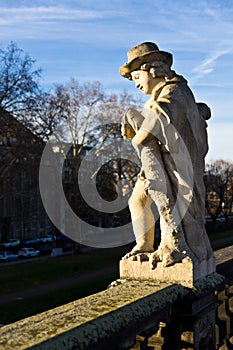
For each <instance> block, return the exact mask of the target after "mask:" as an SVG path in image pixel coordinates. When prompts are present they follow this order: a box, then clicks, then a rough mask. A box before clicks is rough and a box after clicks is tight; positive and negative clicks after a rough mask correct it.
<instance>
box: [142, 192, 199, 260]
mask: <svg viewBox="0 0 233 350" xmlns="http://www.w3.org/2000/svg"><path fill="white" fill-rule="evenodd" d="M148 193H149V195H150V196H151V198H152V199H153V201H154V202H155V204H156V206H157V208H158V211H159V215H160V229H161V241H160V244H159V247H158V249H157V250H156V252H155V253H154V254H153V255H152V256H151V265H152V267H155V266H156V264H157V262H159V261H162V263H163V265H164V266H170V265H173V264H175V263H177V262H181V261H182V260H183V259H184V258H185V257H190V258H192V259H195V257H194V256H193V254H192V252H191V251H190V249H189V247H188V246H187V244H186V241H185V237H184V233H183V229H182V225H181V223H178V222H177V221H176V220H175V218H174V217H173V215H172V211H171V206H172V205H171V204H172V203H170V202H172V194H170V196H169V195H167V194H166V193H164V192H163V191H162V189H161V191H159V190H158V188H157V189H156V190H155V189H154V188H151V187H149V189H148Z"/></svg>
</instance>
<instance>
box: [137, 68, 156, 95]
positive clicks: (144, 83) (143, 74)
mask: <svg viewBox="0 0 233 350" xmlns="http://www.w3.org/2000/svg"><path fill="white" fill-rule="evenodd" d="M131 77H132V79H133V81H134V82H135V86H136V88H138V89H140V90H141V91H142V92H143V93H144V94H151V93H152V90H153V88H154V87H155V86H156V85H157V84H158V83H160V82H161V81H162V80H163V79H162V78H153V76H152V74H151V73H150V72H148V71H145V70H136V71H134V72H132V73H131Z"/></svg>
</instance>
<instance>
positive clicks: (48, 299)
mask: <svg viewBox="0 0 233 350" xmlns="http://www.w3.org/2000/svg"><path fill="white" fill-rule="evenodd" d="M117 278H118V276H116V275H114V274H110V275H106V276H104V277H100V278H98V279H97V278H96V279H92V280H91V281H88V282H82V283H78V282H77V283H76V284H74V285H72V286H69V287H66V288H61V289H58V290H56V292H48V293H43V294H41V295H39V296H34V297H30V298H27V299H25V300H24V299H23V300H15V301H12V302H10V303H6V304H3V305H0V324H9V323H12V322H15V321H17V320H20V319H22V318H26V317H30V316H32V315H35V314H37V313H41V312H43V311H46V310H49V309H52V308H55V307H57V306H60V305H63V304H66V303H69V302H71V301H73V300H76V299H80V298H83V297H85V296H87V295H91V294H94V293H97V292H99V291H101V290H104V289H106V288H107V286H108V285H109V284H110V283H111V282H112V281H114V280H115V279H117Z"/></svg>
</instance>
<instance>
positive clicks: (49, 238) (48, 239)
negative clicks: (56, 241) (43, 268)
mask: <svg viewBox="0 0 233 350" xmlns="http://www.w3.org/2000/svg"><path fill="white" fill-rule="evenodd" d="M40 241H41V242H42V243H48V242H53V236H52V235H45V236H42V237H41V238H40Z"/></svg>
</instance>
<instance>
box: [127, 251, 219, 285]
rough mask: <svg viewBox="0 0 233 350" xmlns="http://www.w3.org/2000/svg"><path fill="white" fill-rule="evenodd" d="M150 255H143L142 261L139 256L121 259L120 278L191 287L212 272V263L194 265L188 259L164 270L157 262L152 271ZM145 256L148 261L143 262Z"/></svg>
mask: <svg viewBox="0 0 233 350" xmlns="http://www.w3.org/2000/svg"><path fill="white" fill-rule="evenodd" d="M150 255H151V254H143V259H144V260H142V261H141V260H140V258H139V257H140V255H138V258H137V256H134V257H129V258H127V259H122V260H121V261H120V278H128V279H136V280H149V281H161V282H172V283H181V284H183V285H184V286H187V287H193V285H194V282H195V281H197V280H198V279H199V278H202V277H204V276H207V275H209V274H211V273H212V272H213V271H212V270H211V269H210V270H209V266H212V261H210V262H207V261H203V262H202V263H201V264H197V263H194V262H193V261H192V260H191V259H190V258H189V257H186V258H184V259H183V260H182V262H180V263H176V264H174V265H172V266H167V267H165V268H164V266H163V265H162V263H161V262H159V263H158V264H157V265H156V267H155V268H154V269H151V266H150ZM145 256H147V257H148V260H147V261H145Z"/></svg>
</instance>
